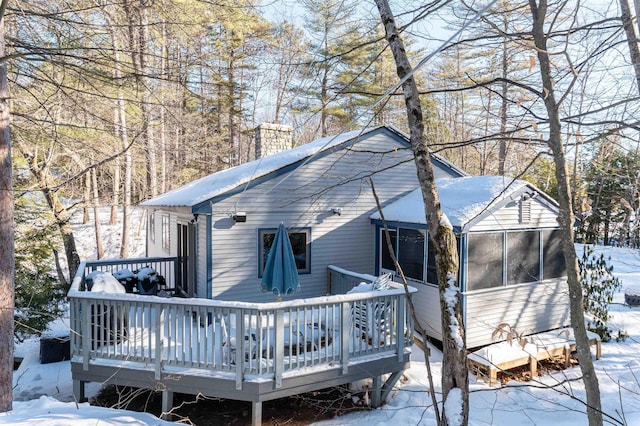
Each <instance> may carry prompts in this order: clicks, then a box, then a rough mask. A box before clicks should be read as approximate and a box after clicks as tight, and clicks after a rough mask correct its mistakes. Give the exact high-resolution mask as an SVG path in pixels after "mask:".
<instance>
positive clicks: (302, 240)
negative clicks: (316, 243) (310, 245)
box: [289, 232, 309, 271]
mask: <svg viewBox="0 0 640 426" xmlns="http://www.w3.org/2000/svg"><path fill="white" fill-rule="evenodd" d="M289 241H291V248H292V249H293V256H294V257H295V259H296V267H297V268H298V271H300V270H306V269H307V264H308V260H309V259H308V258H307V233H306V232H290V233H289Z"/></svg>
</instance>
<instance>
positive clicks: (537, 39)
mask: <svg viewBox="0 0 640 426" xmlns="http://www.w3.org/2000/svg"><path fill="white" fill-rule="evenodd" d="M529 6H530V8H531V15H532V18H533V28H532V34H533V41H534V44H535V48H536V50H537V55H538V61H539V66H540V77H541V79H542V85H543V88H544V96H542V98H543V99H544V104H545V107H546V110H547V115H548V119H549V139H548V141H547V143H548V145H549V147H550V148H551V151H552V153H553V160H554V163H555V166H556V179H557V181H558V201H559V204H560V214H559V217H558V221H559V223H560V228H561V235H562V236H561V238H562V252H563V253H564V258H565V261H566V264H567V282H568V286H569V297H570V308H569V309H570V312H571V326H572V327H573V332H574V335H575V338H576V347H577V353H578V361H579V362H580V370H581V371H582V376H583V381H584V386H585V390H586V394H587V416H588V418H589V425H590V426H596V425H602V411H601V404H600V388H599V387H598V377H597V376H596V373H595V370H594V368H593V360H592V359H591V348H590V346H589V339H588V337H587V330H586V327H585V323H584V308H583V303H582V286H581V283H580V273H579V270H578V261H577V258H576V252H575V247H574V245H573V241H574V238H573V224H574V215H573V208H572V205H571V188H570V184H569V178H568V171H567V162H566V158H565V154H564V148H563V145H562V134H561V131H562V128H561V123H560V113H559V105H558V104H557V102H556V99H555V93H554V87H553V86H554V84H553V83H554V82H553V78H552V75H551V60H550V58H549V52H548V50H547V37H546V35H545V32H544V31H545V30H544V23H545V18H546V13H547V2H546V0H540V4H539V5H538V4H536V0H529Z"/></svg>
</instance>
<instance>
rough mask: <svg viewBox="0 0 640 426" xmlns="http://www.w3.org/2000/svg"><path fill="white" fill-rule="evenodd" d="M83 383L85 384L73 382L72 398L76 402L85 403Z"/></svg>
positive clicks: (79, 381)
mask: <svg viewBox="0 0 640 426" xmlns="http://www.w3.org/2000/svg"><path fill="white" fill-rule="evenodd" d="M85 383H86V382H83V381H82V380H74V381H73V397H74V398H75V399H76V401H77V402H86V401H87V397H86V396H85V393H84V385H85Z"/></svg>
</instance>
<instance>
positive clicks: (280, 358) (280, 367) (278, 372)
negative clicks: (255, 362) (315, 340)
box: [267, 309, 284, 389]
mask: <svg viewBox="0 0 640 426" xmlns="http://www.w3.org/2000/svg"><path fill="white" fill-rule="evenodd" d="M275 319H276V323H275V336H274V337H275V339H274V340H275V342H273V344H274V345H275V348H274V349H275V351H274V356H275V359H274V361H275V362H274V376H275V379H276V383H275V385H276V389H280V388H281V387H282V372H283V371H284V311H283V310H282V309H278V310H277V311H276V318H275ZM267 350H268V349H267Z"/></svg>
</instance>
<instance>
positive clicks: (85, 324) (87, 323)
mask: <svg viewBox="0 0 640 426" xmlns="http://www.w3.org/2000/svg"><path fill="white" fill-rule="evenodd" d="M92 306H93V305H92V302H91V301H89V300H87V299H80V310H82V308H84V315H82V319H81V321H82V325H81V326H80V335H81V336H82V369H83V370H84V371H89V351H90V349H91V346H92V345H93V330H92V328H91V311H92V309H91V307H92Z"/></svg>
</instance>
